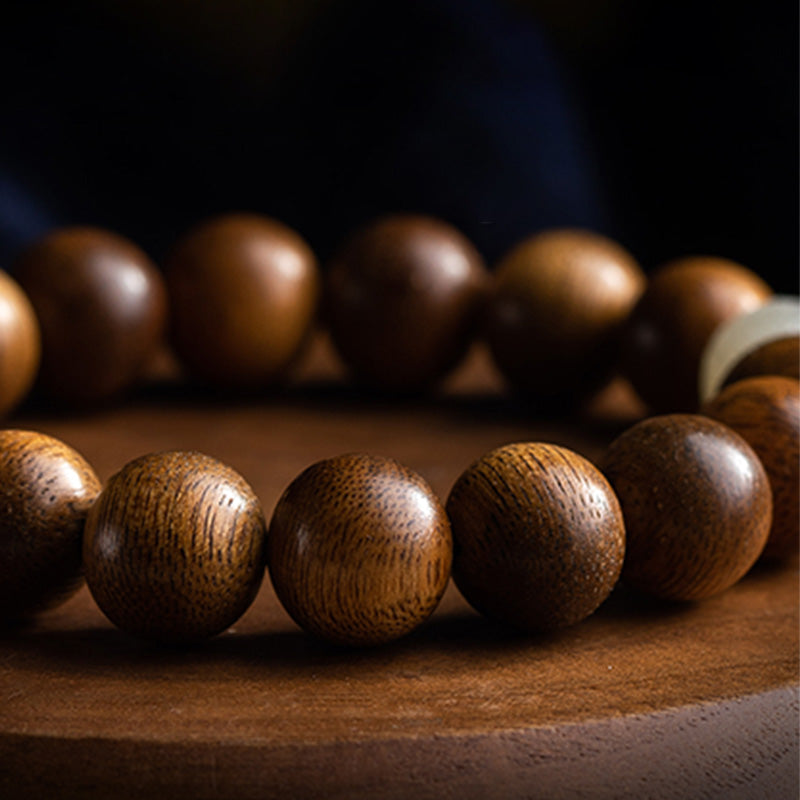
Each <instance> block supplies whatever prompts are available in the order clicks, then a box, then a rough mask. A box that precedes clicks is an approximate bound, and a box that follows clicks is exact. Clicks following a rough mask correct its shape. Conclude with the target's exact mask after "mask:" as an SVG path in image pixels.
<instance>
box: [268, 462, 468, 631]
mask: <svg viewBox="0 0 800 800" xmlns="http://www.w3.org/2000/svg"><path fill="white" fill-rule="evenodd" d="M451 560H452V540H451V535H450V525H449V523H448V520H447V516H446V515H445V512H444V509H443V508H442V506H441V504H440V503H439V501H438V499H437V498H436V496H435V495H434V493H433V491H432V490H431V488H430V486H428V484H427V483H426V482H425V481H424V480H423V479H422V478H421V477H420V476H419V475H417V474H416V473H415V472H413V471H412V470H410V469H408V468H406V467H404V466H402V465H401V464H398V463H397V462H396V461H393V460H390V459H385V458H377V457H373V456H368V455H360V454H353V455H343V456H339V457H336V458H331V459H327V460H325V461H320V462H318V463H316V464H314V465H312V466H311V467H309V468H308V469H306V470H305V471H304V472H303V473H301V474H300V475H299V476H298V477H297V478H296V479H295V480H294V481H293V482H292V483H291V484H290V486H289V487H288V488H287V490H286V491H285V492H284V494H283V496H282V497H281V499H280V500H279V502H278V505H277V507H276V508H275V512H274V515H273V517H272V521H271V523H270V528H269V559H268V561H269V569H270V574H271V576H272V583H273V585H274V587H275V591H276V593H277V595H278V598H279V599H280V601H281V602H282V603H283V605H284V607H285V608H286V610H287V611H288V612H289V614H290V615H291V617H292V618H293V619H294V621H295V622H296V623H297V624H298V625H300V626H301V627H302V628H304V629H305V630H306V631H308V632H310V633H312V634H314V635H316V636H319V637H321V638H323V639H327V640H328V641H331V642H334V643H337V644H347V645H376V644H381V643H384V642H388V641H391V640H393V639H397V638H399V637H400V636H403V635H405V634H407V633H409V632H410V631H411V630H413V629H414V628H416V627H417V626H418V625H420V624H421V623H422V622H423V621H424V620H425V619H427V617H428V616H429V615H430V614H431V613H432V612H433V611H434V609H435V608H436V606H437V605H438V603H439V600H440V599H441V596H442V594H443V592H444V590H445V587H446V586H447V582H448V580H449V578H450V565H451Z"/></svg>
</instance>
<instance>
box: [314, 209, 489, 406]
mask: <svg viewBox="0 0 800 800" xmlns="http://www.w3.org/2000/svg"><path fill="white" fill-rule="evenodd" d="M487 280H488V274H487V273H486V269H485V267H484V264H483V259H482V258H481V256H480V255H479V254H478V252H477V250H476V249H475V248H474V247H473V245H472V244H471V243H470V242H469V241H468V240H467V239H466V238H465V237H464V236H463V235H462V234H461V233H460V232H459V231H457V230H456V229H455V228H453V227H451V226H450V225H448V224H446V223H444V222H442V221H440V220H437V219H433V218H430V217H424V216H414V215H397V216H392V217H386V218H383V219H380V220H378V221H376V222H374V223H372V224H371V225H368V226H366V227H365V228H363V229H362V230H360V231H358V232H357V233H355V234H354V235H353V236H352V237H351V238H350V240H349V241H348V242H347V243H346V244H345V246H344V247H343V248H342V250H341V252H339V253H338V255H337V256H336V257H335V258H334V259H333V261H332V262H331V264H330V266H329V269H328V274H327V281H326V298H325V311H326V319H327V322H328V325H329V327H330V331H331V336H332V338H333V341H334V344H335V345H336V348H337V349H338V351H339V353H340V355H341V356H342V358H343V360H344V361H345V363H346V364H347V365H348V366H349V367H350V369H351V370H352V372H353V374H354V376H355V377H356V379H357V380H359V381H361V382H363V383H366V384H368V385H371V386H374V387H378V388H381V389H388V390H396V391H415V390H419V389H424V388H427V387H429V386H431V385H432V384H434V383H435V382H436V381H438V380H439V379H440V378H442V377H443V376H444V375H445V374H446V373H447V372H448V371H449V370H450V369H451V368H453V367H454V366H455V365H456V364H457V363H458V361H459V360H460V359H461V357H462V356H463V355H464V353H465V352H466V349H467V347H468V345H469V344H470V343H471V341H472V336H473V333H474V330H475V327H476V323H477V321H478V314H479V313H480V309H481V304H482V302H483V299H484V294H485V290H486V284H487Z"/></svg>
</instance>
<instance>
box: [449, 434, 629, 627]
mask: <svg viewBox="0 0 800 800" xmlns="http://www.w3.org/2000/svg"><path fill="white" fill-rule="evenodd" d="M447 513H448V515H449V516H450V521H451V524H452V527H453V552H454V555H453V579H454V581H455V583H456V586H457V587H458V588H459V590H460V591H461V593H462V594H463V595H464V597H465V599H466V600H467V601H468V602H469V603H470V604H471V605H472V606H473V607H474V608H475V609H477V610H478V611H480V612H481V613H483V614H485V615H486V616H488V617H491V618H493V619H496V620H499V621H502V622H504V623H507V624H510V625H512V626H514V627H516V628H520V629H522V630H525V631H531V632H536V631H547V630H552V629H556V628H561V627H564V626H567V625H572V624H574V623H577V622H579V621H580V620H582V619H584V618H585V617H588V616H589V615H590V614H591V613H592V612H593V611H595V609H597V607H598V606H599V605H600V604H601V603H602V602H603V600H605V599H606V597H607V596H608V595H609V594H610V593H611V590H612V589H613V588H614V585H615V584H616V582H617V578H618V577H619V574H620V570H621V568H622V562H623V557H624V554H625V527H624V524H623V519H622V512H621V511H620V507H619V503H618V502H617V498H616V497H615V496H614V492H613V491H612V490H611V487H610V486H609V484H608V481H607V480H606V479H605V478H604V477H603V475H602V474H601V473H600V471H599V470H598V469H597V468H596V467H594V466H593V465H592V464H590V463H589V462H588V461H587V460H586V459H584V458H583V457H582V456H579V455H578V454H577V453H574V452H572V451H570V450H568V449H566V448H564V447H558V446H556V445H552V444H540V443H519V444H511V445H507V446H505V447H500V448H498V449H496V450H493V451H491V452H490V453H487V454H486V455H484V456H483V457H482V458H480V459H478V461H476V462H475V463H474V464H473V465H472V466H471V467H469V468H468V469H467V470H466V471H465V472H464V473H463V474H462V475H461V476H460V477H459V479H458V480H457V481H456V483H455V485H454V486H453V489H452V490H451V492H450V496H449V498H448V500H447Z"/></svg>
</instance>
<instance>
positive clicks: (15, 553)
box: [0, 430, 100, 620]
mask: <svg viewBox="0 0 800 800" xmlns="http://www.w3.org/2000/svg"><path fill="white" fill-rule="evenodd" d="M99 492H100V481H99V480H98V478H97V476H96V475H95V473H94V470H93V469H92V468H91V467H90V466H89V464H88V463H87V462H86V461H85V460H84V458H83V457H82V456H81V455H80V454H79V453H77V452H76V451H75V450H73V449H72V448H71V447H69V446H68V445H66V444H64V443H63V442H61V441H59V440H58V439H54V438H53V437H51V436H46V435H44V434H42V433H37V432H35V431H24V430H4V431H0V619H3V620H10V619H18V618H21V617H24V616H26V615H28V614H31V613H33V612H36V611H40V610H42V609H44V608H48V607H51V606H54V605H57V604H58V603H60V602H61V601H63V600H65V599H66V598H67V597H69V596H70V595H71V594H72V593H73V592H74V591H75V590H76V589H77V588H78V587H79V586H80V585H81V582H82V578H81V539H82V536H83V526H84V522H85V521H86V515H87V514H88V513H89V508H90V507H91V505H92V503H93V502H94V501H95V498H96V497H97V495H98V493H99Z"/></svg>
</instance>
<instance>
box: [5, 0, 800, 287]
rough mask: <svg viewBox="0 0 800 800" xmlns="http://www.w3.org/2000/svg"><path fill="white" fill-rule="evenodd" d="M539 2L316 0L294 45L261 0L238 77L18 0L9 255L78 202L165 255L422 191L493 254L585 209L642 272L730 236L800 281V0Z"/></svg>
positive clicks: (771, 268) (194, 55)
mask: <svg viewBox="0 0 800 800" xmlns="http://www.w3.org/2000/svg"><path fill="white" fill-rule="evenodd" d="M105 5H107V6H110V5H111V4H105ZM132 5H133V6H135V5H136V4H135V3H130V2H129V3H127V6H128V7H130V6H132ZM142 5H143V6H145V7H146V6H147V4H146V3H144V4H142ZM150 5H151V6H152V4H150ZM167 5H169V4H167ZM179 5H181V6H182V7H183V8H184V13H185V14H191V13H192V12H191V8H190V7H191V5H192V4H185V3H184V4H179ZM207 5H208V4H206V6H207ZM212 5H213V4H212ZM217 5H218V6H219V8H220V11H219V13H220V14H222V15H223V16H224V14H225V3H222V2H221V3H219V4H217ZM239 5H240V6H241V3H240V4H239ZM254 5H257V4H254ZM306 5H307V6H308V5H309V4H308V3H307V4H306ZM312 5H313V4H312ZM522 5H525V6H526V7H520V6H519V4H518V5H517V6H513V7H512V6H511V5H507V4H505V3H501V2H491V1H490V0H429V2H400V3H393V2H384V3H369V2H329V3H321V4H320V9H319V11H318V13H314V14H308V19H307V20H305V24H304V25H303V26H302V30H301V31H300V33H298V32H297V30H296V29H295V30H294V31H293V33H292V36H291V39H290V40H287V41H283V40H281V38H280V35H279V34H280V32H278V34H276V32H275V31H274V30H272V29H271V27H270V16H269V14H268V13H264V10H263V7H262V9H261V11H260V12H259V13H258V14H253V18H252V22H251V23H250V22H248V18H247V16H246V15H244V17H243V24H242V27H243V28H247V27H248V25H250V29H249V30H247V31H246V34H247V42H248V43H249V44H248V46H249V48H250V49H249V51H248V52H249V61H248V64H247V69H248V70H249V71H250V74H249V75H248V74H245V72H241V73H240V74H238V75H237V74H236V71H235V70H230V69H222V68H219V65H218V63H217V62H216V61H215V60H214V59H213V58H209V57H207V53H205V52H204V51H203V49H202V48H198V47H196V46H193V42H192V37H190V36H187V37H186V40H185V41H184V40H183V39H181V37H179V36H178V37H176V36H174V35H173V36H161V35H160V33H159V31H158V29H157V22H158V19H159V18H158V15H157V14H156V15H152V17H148V15H147V14H146V13H145V14H142V15H140V16H138V17H136V24H133V23H132V22H131V15H130V14H127V15H126V14H114V13H112V12H111V11H109V9H108V8H104V4H103V3H90V2H87V3H77V4H57V3H51V2H37V3H31V2H10V3H9V2H6V3H5V4H4V6H3V11H2V19H0V68H1V69H2V75H3V78H2V87H3V89H2V91H3V95H2V105H1V107H0V114H1V115H2V116H0V259H2V261H0V266H7V265H8V264H9V262H10V260H11V259H12V258H13V255H14V253H15V252H16V251H17V249H18V248H19V247H20V246H21V245H22V244H24V243H25V242H27V241H28V240H30V239H31V238H32V237H35V236H37V235H38V234H40V233H41V232H43V231H45V230H46V229H48V228H50V227H52V226H54V225H63V224H76V223H89V224H95V225H102V226H106V227H110V228H113V229H115V230H117V231H119V232H121V233H123V234H125V235H128V236H130V237H131V238H133V239H134V240H136V241H138V242H139V243H140V244H142V245H143V246H144V247H145V248H146V249H148V250H149V251H150V252H151V253H152V254H153V256H154V257H156V258H157V259H158V258H161V257H162V256H163V254H164V252H165V250H166V249H167V248H168V247H169V245H170V243H171V242H172V241H174V239H175V237H176V236H177V235H179V234H180V233H182V232H183V231H184V230H185V229H186V228H187V227H188V226H190V225H191V224H193V223H194V222H196V221H198V220H199V219H201V218H204V217H207V216H209V215H212V214H216V213H220V212H225V211H230V210H257V211H262V212H265V213H268V214H272V215H274V216H276V217H278V218H280V219H283V220H284V221H286V222H288V223H289V224H291V225H293V226H295V227H296V228H297V229H298V230H299V231H300V232H301V233H303V234H304V235H305V236H306V237H307V238H308V239H309V240H310V242H311V243H312V245H313V246H314V247H315V248H316V249H317V250H318V252H319V253H320V255H321V256H322V257H323V258H325V257H326V256H327V255H328V254H329V253H330V251H331V249H332V248H333V247H335V245H336V244H337V242H338V241H339V240H340V239H341V238H342V237H343V236H344V235H345V234H346V233H347V232H348V231H349V230H350V229H352V227H353V226H355V225H356V224H358V223H360V222H363V221H365V220H367V219H369V218H371V217H374V216H375V215H377V214H380V213H383V212H386V211H396V210H413V211H424V212H429V213H432V214H437V215H440V216H442V217H444V218H446V219H448V220H450V221H451V222H453V223H455V224H456V225H457V226H459V227H460V228H462V229H463V230H464V231H465V233H467V234H468V235H469V236H470V237H471V238H473V240H474V241H475V242H476V244H477V245H478V246H479V248H480V249H481V250H482V251H483V252H484V254H485V255H486V256H487V258H488V259H489V260H490V261H491V260H494V259H495V258H497V257H498V256H499V255H500V254H501V253H502V252H503V251H504V250H505V249H507V248H508V247H509V246H510V245H511V244H513V243H514V242H515V241H516V240H518V239H519V238H521V237H522V236H524V235H526V234H528V233H530V232H533V231H535V230H538V229H540V228H544V227H549V226H556V225H581V226H587V227H591V228H595V229H598V230H601V231H605V232H606V233H608V234H610V235H612V236H614V237H617V238H619V239H620V240H621V241H622V242H623V243H624V244H626V245H627V246H628V247H630V248H631V249H632V250H633V252H634V253H635V254H636V255H637V256H638V257H639V258H640V259H641V261H642V263H643V265H644V266H645V268H647V269H649V268H651V267H653V266H655V265H656V264H657V263H659V262H660V261H662V260H664V259H667V258H669V257H673V256H677V255H683V254H687V253H695V252H704V253H714V254H719V255H724V256H728V257H730V258H734V259H737V260H740V261H742V262H743V263H745V264H747V265H748V266H750V267H751V268H753V269H755V270H756V271H758V272H760V273H761V274H762V275H764V276H765V277H766V278H767V279H768V280H770V281H771V282H772V283H773V285H775V287H776V288H777V289H779V290H782V291H792V292H796V291H797V281H798V266H797V265H798V260H797V258H798V253H797V247H798V193H797V185H798V183H797V177H798V157H797V154H798V147H797V145H798V142H797V42H796V38H797V37H796V34H797V19H796V18H797V6H796V3H780V4H775V5H774V6H772V5H770V4H769V3H761V4H759V6H758V7H757V8H755V7H753V6H750V7H749V8H739V7H738V6H739V5H740V4H734V5H732V6H730V7H729V6H728V5H727V4H725V5H721V4H718V3H716V2H712V1H711V0H696V1H695V2H691V3H689V2H672V3H658V2H644V1H642V2H633V1H632V0H631V1H630V2H625V0H619V1H618V2H615V3H611V4H609V7H608V8H609V10H608V14H609V15H612V14H615V15H616V16H615V17H610V18H606V19H604V20H602V23H603V29H604V35H603V36H599V35H598V36H594V37H591V36H588V37H587V36H586V35H584V36H581V35H578V34H579V33H580V31H579V30H578V29H579V27H580V24H581V22H580V19H578V18H576V21H575V24H574V26H572V27H574V28H575V30H571V28H570V26H571V23H570V18H569V14H568V13H567V14H562V15H561V18H560V19H559V23H560V27H558V26H557V28H556V29H554V28H553V26H552V25H550V24H548V21H550V18H551V17H552V14H550V17H548V15H547V14H544V15H538V16H537V13H536V6H537V4H536V3H535V2H530V3H527V4H522ZM545 5H548V4H545ZM549 5H550V7H551V9H550V10H551V11H552V4H549ZM577 5H578V6H581V4H580V3H579V4H577ZM584 5H585V4H584ZM266 6H267V7H268V6H269V4H266ZM566 7H567V8H569V3H567V4H566ZM187 9H188V10H187ZM198 13H199V12H198ZM134 16H135V15H134ZM240 17H241V15H240ZM174 19H175V18H174V17H173V22H174ZM220 19H222V17H221V18H220ZM542 19H544V20H545V22H544V23H542V22H541V21H540V20H542ZM150 20H154V21H150ZM178 20H180V17H179V16H178ZM213 20H214V17H213V15H210V16H208V15H207V21H208V24H209V29H208V30H206V31H205V33H204V35H205V36H207V37H214V35H215V30H214V26H213ZM276 20H277V17H276ZM240 21H241V20H240ZM584 24H585V23H584ZM592 24H593V25H595V26H596V25H597V24H598V21H597V19H594V21H593V23H592ZM259 26H261V30H262V31H263V42H264V45H263V57H264V58H263V63H261V62H260V61H259V55H260V53H259V48H258V42H259V33H260V32H259ZM194 30H195V38H196V32H197V26H195V28H194ZM583 33H584V34H585V33H586V31H584V32H583ZM219 36H221V37H222V36H231V33H230V26H228V27H224V26H221V27H220V31H219ZM254 42H255V43H256V45H255V46H254V45H253V43H254ZM587 42H589V43H588V44H587ZM223 44H225V45H226V46H228V47H229V48H231V49H234V50H235V48H236V47H237V41H236V38H235V37H233V38H232V39H231V41H230V42H227V43H223ZM276 53H277V55H276ZM254 54H255V55H254ZM276 64H278V67H276ZM259 70H263V73H264V74H263V75H257V74H256V73H258V71H259ZM253 78H262V79H259V80H253Z"/></svg>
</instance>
